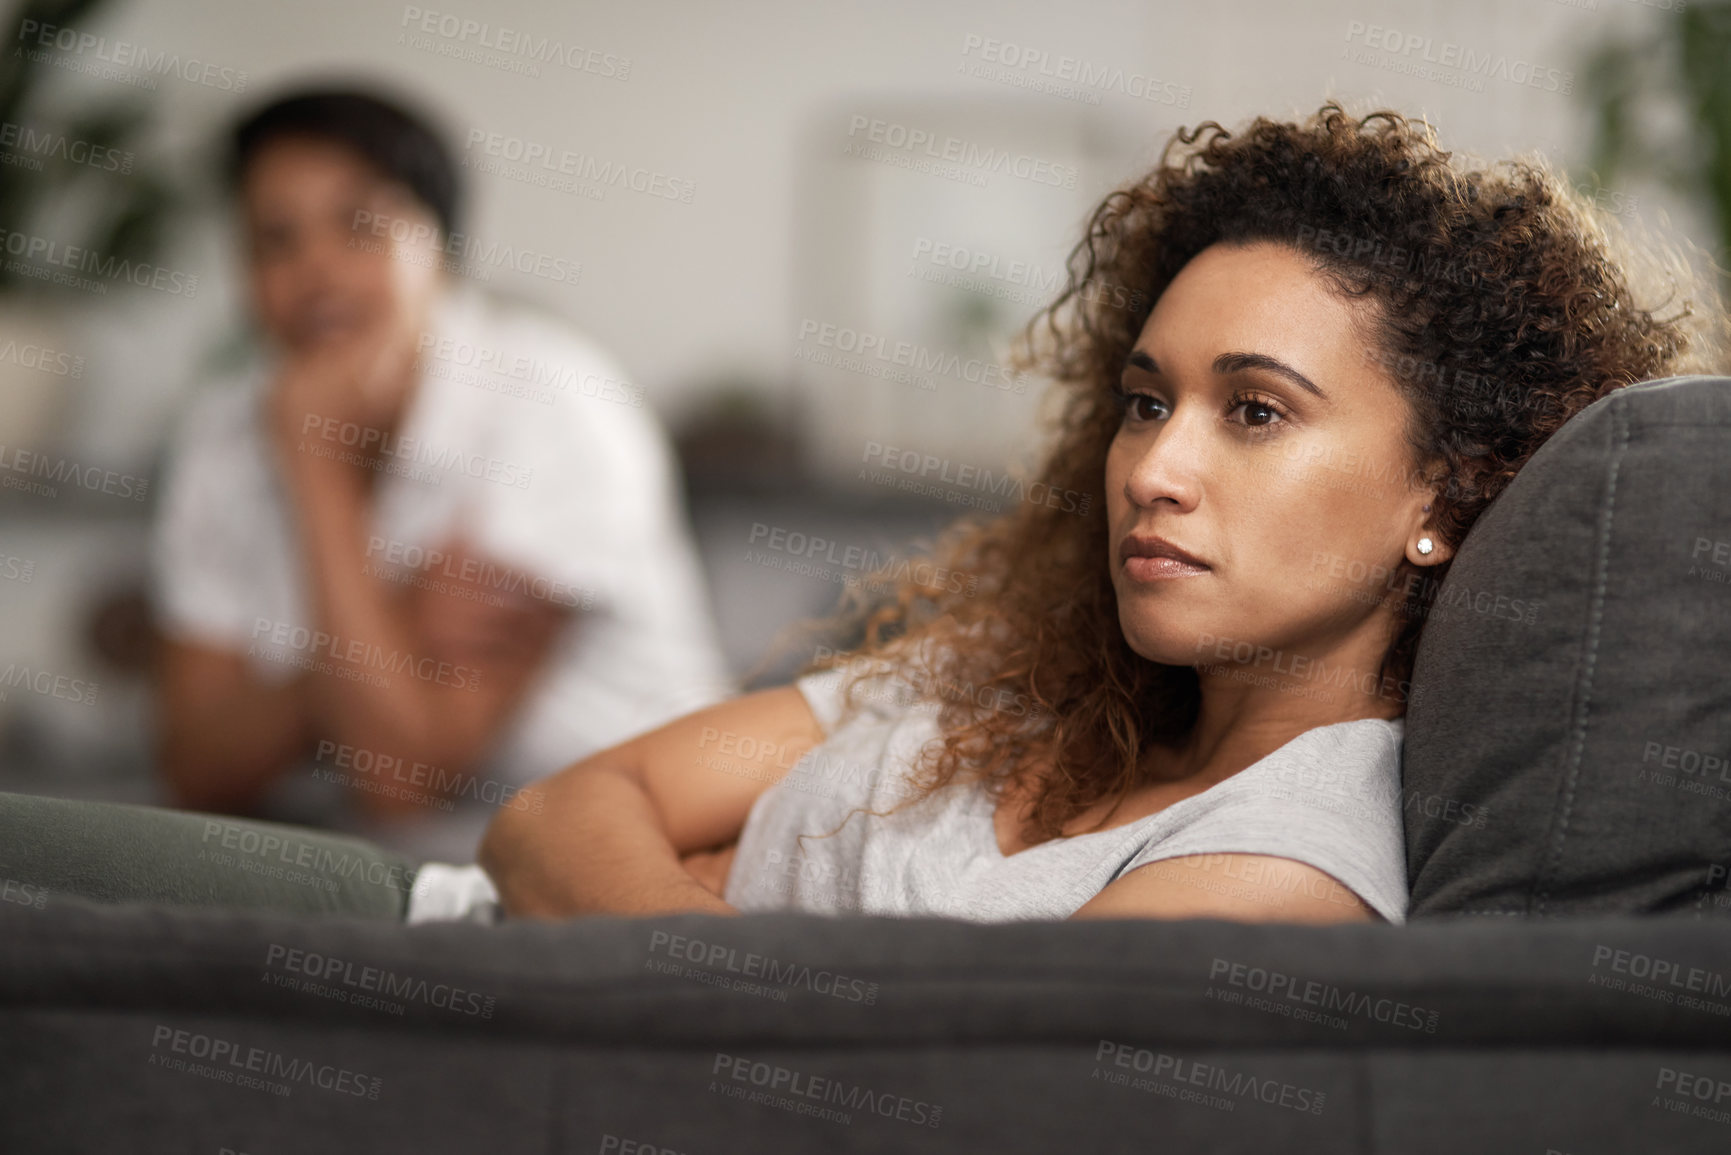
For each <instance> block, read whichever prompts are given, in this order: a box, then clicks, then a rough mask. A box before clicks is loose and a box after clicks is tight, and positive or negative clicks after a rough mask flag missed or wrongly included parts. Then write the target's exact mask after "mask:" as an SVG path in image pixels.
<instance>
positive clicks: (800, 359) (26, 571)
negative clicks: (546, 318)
mask: <svg viewBox="0 0 1731 1155" xmlns="http://www.w3.org/2000/svg"><path fill="white" fill-rule="evenodd" d="M1728 12H1731V5H1728V4H1726V3H1713V4H1697V3H1693V2H1691V3H1689V4H1688V5H1687V7H1684V6H1683V5H1682V4H1681V3H1678V4H1677V5H1676V6H1675V7H1672V6H1670V4H1669V2H1668V0H1666V2H1647V3H1636V2H1634V0H1583V2H1579V3H1561V2H1555V0H1531V2H1529V3H1524V4H1520V5H1508V4H1502V3H1497V2H1496V0H1472V2H1469V3H1465V4H1459V5H1447V6H1445V5H1439V4H1434V3H1394V4H1387V5H1382V4H1377V5H1373V4H1369V3H1364V2H1362V0H1360V2H1352V0H1341V2H1333V0H1331V2H1325V3H1314V4H1305V5H1289V4H1281V3H1276V2H1275V0H1231V2H1228V3H1222V4H1218V5H1212V6H1202V5H1177V4H1167V3H1152V4H1125V3H1119V2H1115V0H1081V2H1079V3H1070V4H1064V5H1057V4H1043V5H1035V4H1017V5H1014V6H1008V7H1006V6H1004V5H1001V4H995V3H987V2H986V0H965V2H963V3H958V4H951V5H945V6H942V7H937V6H933V5H929V4H914V3H908V2H906V0H899V2H890V3H882V4H875V5H871V6H869V7H866V6H854V5H823V6H813V5H809V4H803V3H800V2H798V0H749V2H747V3H743V4H737V5H728V6H712V5H706V4H701V3H697V2H696V0H683V2H676V0H646V2H644V3H639V4H633V5H614V6H602V5H590V4H585V5H551V4H545V3H539V2H534V0H501V2H498V3H490V4H486V5H483V4H481V3H479V0H464V2H463V3H456V2H453V3H444V4H440V5H438V6H425V5H410V4H401V5H368V6H357V5H354V4H352V3H347V2H338V0H306V2H303V3H297V4H294V5H282V4H269V3H265V2H263V0H60V2H43V0H31V2H27V3H24V4H20V5H16V6H14V8H13V9H12V12H11V15H10V16H9V17H8V18H7V19H6V21H5V22H4V26H5V27H6V28H7V29H8V30H9V32H10V34H11V38H12V39H11V43H10V44H9V45H8V46H7V51H5V52H4V54H0V230H4V238H5V240H4V242H3V243H0V247H3V248H4V253H3V255H0V789H17V790H26V791H35V792H40V793H53V794H65V795H83V796H97V797H111V798H120V799H125V800H136V801H152V800H156V799H157V797H158V795H157V788H156V786H155V782H154V779H153V777H152V775H151V770H150V766H149V761H148V757H149V755H148V751H149V749H150V745H151V731H150V725H151V723H150V718H149V713H148V709H147V706H148V696H147V690H148V685H147V683H146V681H145V677H146V674H145V671H146V670H147V669H148V659H149V655H150V652H151V647H152V645H153V635H152V630H151V625H150V622H149V620H148V615H147V613H146V612H145V610H144V608H143V606H142V603H141V601H140V598H139V590H140V588H141V583H142V580H143V574H144V571H145V567H144V558H145V547H146V542H147V540H148V527H149V524H150V521H149V519H150V517H151V516H152V514H153V511H154V505H155V500H156V488H155V483H156V481H157V478H158V470H159V467H160V462H161V457H162V452H163V447H164V443H165V439H166V437H167V434H168V431H169V430H170V428H172V426H173V424H174V422H175V421H176V419H177V418H178V416H179V415H180V413H181V412H182V411H183V410H184V407H185V405H186V403H187V400H188V398H189V397H190V396H191V393H192V390H193V389H194V388H195V387H196V386H197V385H198V384H199V383H200V382H201V381H203V380H205V379H207V378H208V377H209V376H210V375H211V374H212V373H213V372H214V371H215V370H216V369H217V368H218V367H220V366H223V365H226V364H230V363H232V362H233V361H234V360H235V359H236V358H237V357H238V356H239V352H240V351H241V350H243V349H244V348H245V346H246V344H247V342H248V340H249V339H250V334H249V332H248V325H247V322H246V317H245V310H244V308H243V306H242V301H243V295H242V292H241V290H242V287H243V286H242V283H241V280H240V276H239V268H240V267H239V263H238V254H237V250H236V247H235V243H234V242H235V229H234V221H233V219H232V215H231V209H230V206H229V205H228V204H227V202H226V201H225V200H224V198H223V197H222V196H221V194H220V191H219V186H220V182H219V180H218V179H217V176H218V174H217V171H216V152H215V145H216V142H217V139H218V137H219V135H220V133H221V131H222V129H223V128H224V127H225V126H226V125H227V124H228V123H230V122H231V120H232V119H233V118H234V117H235V116H236V115H238V114H239V113H240V112H241V111H243V109H245V108H246V107H249V106H251V105H252V104H254V103H255V102H256V101H257V100H258V99H259V98H261V97H262V96H263V95H265V94H267V93H268V92H270V91H274V90H276V89H278V88H281V87H284V86H287V85H290V84H299V83H303V82H305V81H307V80H309V79H317V78H320V77H331V78H346V77H357V76H364V77H370V78H374V79H376V80H377V81H379V82H380V83H381V84H386V85H390V86H394V87H395V88H397V89H399V90H400V91H402V92H403V93H405V94H406V95H409V96H411V97H414V98H416V99H417V100H419V101H422V102H424V103H425V104H426V105H427V106H428V107H429V108H430V109H431V110H432V111H434V112H435V113H437V114H438V115H439V116H440V117H441V118H442V120H443V122H444V127H445V129H446V132H447V134H448V136H449V138H450V140H451V142H452V145H453V147H454V148H455V149H456V150H457V151H458V154H459V156H460V158H461V161H462V166H463V170H464V176H465V179H466V180H467V181H468V183H469V192H470V205H469V208H468V211H467V214H466V216H467V219H468V221H469V224H468V225H467V226H466V228H467V233H466V235H465V237H464V239H463V242H462V245H461V253H462V275H463V276H465V277H466V278H467V279H469V280H471V281H473V282H475V283H476V284H478V285H479V287H480V288H482V289H483V290H485V291H486V292H488V293H492V294H496V295H500V296H505V297H512V298H517V299H520V300H522V301H525V302H528V303H531V304H533V305H534V306H536V307H538V308H540V309H543V310H546V311H549V312H552V313H554V314H556V315H558V316H560V317H563V318H565V319H567V320H569V321H571V322H572V323H573V324H575V325H576V326H577V327H578V328H580V329H582V330H583V331H584V332H586V333H589V334H592V335H593V336H594V337H595V338H596V339H597V340H598V341H600V342H601V343H602V344H604V345H605V346H606V347H607V348H609V349H611V350H612V351H613V352H615V353H616V354H617V356H618V357H619V358H620V360H621V362H622V363H623V365H624V367H625V370H626V371H627V373H628V374H629V375H630V377H631V380H630V381H629V382H628V383H626V384H627V385H629V387H630V393H631V395H632V396H636V397H639V398H641V400H642V402H643V403H644V404H645V405H647V406H648V407H650V408H651V409H653V410H654V411H655V413H656V414H657V415H658V416H659V417H660V418H661V419H662V420H663V421H665V422H666V423H667V425H668V426H669V428H670V429H671V431H672V432H673V434H674V436H675V440H676V444H677V446H678V448H679V451H680V455H681V458H682V462H683V466H684V470H685V481H686V486H687V504H688V509H689V512H690V515H691V518H692V522H693V525H694V530H695V533H696V537H697V541H698V543H699V545H700V547H701V550H702V556H703V562H704V567H705V572H706V575H707V579H708V583H709V596H710V598H711V601H712V603H713V608H714V612H715V618H716V622H717V625H718V628H719V632H720V635H721V640H722V643H723V646H724V648H725V653H726V656H727V659H728V661H729V663H730V665H731V666H732V668H733V670H734V671H735V672H736V673H738V674H744V673H746V672H748V671H753V670H754V669H756V672H757V674H758V677H759V683H758V684H764V683H767V682H770V681H774V680H777V679H779V678H782V677H785V676H786V674H787V673H788V672H790V671H791V670H792V669H793V668H794V667H795V666H797V665H798V664H800V663H801V662H803V661H804V660H805V659H807V658H809V656H810V646H811V644H812V641H813V640H812V639H807V640H806V641H805V642H803V643H800V642H790V644H789V646H788V647H787V648H786V649H785V650H783V651H780V652H778V653H776V654H772V655H770V656H769V658H768V660H767V662H765V663H764V664H763V665H762V667H761V668H760V669H759V668H758V667H759V663H760V660H762V659H765V656H766V651H768V648H769V644H770V642H771V640H772V638H773V637H775V636H776V634H777V632H778V631H780V630H782V629H784V628H786V627H789V626H790V625H792V624H794V623H797V622H799V621H801V620H804V619H807V618H810V617H813V616H815V615H820V614H822V613H824V612H826V611H827V610H829V609H830V608H832V607H833V606H834V605H835V603H836V599H837V597H838V595H839V594H840V593H841V592H842V590H843V589H844V587H845V586H846V585H847V584H848V583H849V582H850V581H853V580H857V579H858V577H859V576H860V574H861V568H860V566H859V565H858V564H857V563H855V562H853V561H851V560H850V559H853V558H857V557H863V556H879V557H887V556H889V555H891V554H893V553H894V552H895V551H897V550H900V549H906V548H909V547H910V546H913V545H916V544H917V543H918V542H920V541H922V540H929V539H930V537H931V536H932V535H933V534H935V533H936V532H937V531H938V530H939V529H940V528H941V527H942V526H944V525H945V524H947V523H948V522H949V521H950V520H951V519H953V518H954V517H956V516H958V515H961V514H976V515H983V516H991V515H993V514H995V513H998V512H1004V511H1007V510H1008V509H1009V508H1011V507H1012V506H1013V503H1014V502H1015V501H1016V500H1019V499H1020V496H1021V495H1022V491H1021V490H1020V489H1019V488H1018V486H1019V481H1018V479H1019V478H1021V477H1024V476H1025V471H1026V470H1028V469H1030V468H1031V467H1032V466H1033V464H1034V463H1035V461H1036V460H1037V459H1038V454H1039V450H1040V441H1039V438H1038V435H1037V423H1038V419H1039V417H1040V415H1041V413H1042V412H1043V409H1042V400H1043V396H1044V389H1043V383H1042V382H1039V381H1036V380H1026V379H1020V378H1017V377H1016V376H1015V375H1014V374H1013V373H1012V372H1011V371H1010V370H1009V368H1008V353H1009V349H1010V343H1011V341H1012V339H1013V337H1014V335H1015V333H1016V331H1017V329H1018V328H1019V327H1020V326H1021V325H1022V324H1023V323H1024V322H1025V321H1026V320H1027V319H1028V318H1029V317H1031V316H1032V315H1033V314H1034V313H1035V312H1036V311H1037V310H1038V309H1039V308H1040V306H1041V305H1043V304H1044V303H1045V302H1046V301H1048V300H1050V299H1051V298H1052V297H1053V296H1055V295H1056V293H1057V292H1058V291H1059V289H1060V288H1061V287H1062V284H1063V270H1064V264H1065V260H1066V258H1067V256H1068V254H1069V252H1070V249H1071V247H1072V246H1073V245H1074V244H1075V242H1076V240H1077V239H1078V237H1079V236H1080V233H1081V229H1082V227H1083V224H1084V215H1085V213H1086V212H1087V210H1088V209H1089V208H1090V207H1091V206H1092V205H1093V204H1094V203H1096V202H1097V201H1098V200H1099V199H1100V198H1101V197H1102V196H1104V195H1105V194H1106V193H1107V192H1108V191H1109V190H1110V189H1111V188H1113V187H1114V186H1116V185H1118V184H1119V183H1121V182H1123V181H1126V180H1129V179H1132V178H1134V177H1136V176H1138V175H1140V174H1141V173H1142V172H1143V171H1145V170H1146V169H1147V167H1148V166H1149V165H1150V164H1151V163H1152V162H1153V161H1154V160H1155V159H1156V157H1157V156H1158V152H1159V149H1160V148H1161V146H1162V145H1163V144H1164V143H1165V141H1166V140H1167V139H1168V138H1169V137H1170V135H1171V134H1172V133H1173V131H1174V130H1176V129H1177V128H1179V127H1180V126H1183V125H1195V124H1197V123H1200V122H1202V121H1206V120H1217V121H1219V122H1221V123H1223V124H1226V125H1232V124H1235V123H1237V122H1239V121H1241V120H1242V119H1243V118H1245V117H1248V116H1252V115H1257V114H1266V115H1270V116H1275V117H1289V116H1294V115H1300V114H1304V113H1308V112H1310V111H1314V110H1315V109H1316V108H1317V106H1319V105H1320V104H1321V103H1322V102H1323V101H1324V100H1325V99H1328V98H1330V97H1338V98H1341V99H1344V100H1346V101H1348V102H1349V104H1350V106H1351V107H1354V108H1357V109H1362V110H1364V111H1368V110H1369V109H1371V108H1374V107H1383V106H1387V107H1393V108H1396V109H1398V110H1400V111H1402V112H1405V113H1407V114H1408V115H1412V116H1424V117H1427V118H1429V119H1430V120H1431V121H1432V122H1433V123H1434V124H1436V125H1437V126H1438V127H1439V129H1440V131H1441V133H1442V135H1443V138H1444V140H1445V142H1447V143H1448V144H1450V145H1451V146H1454V147H1458V148H1460V149H1461V150H1462V151H1465V152H1469V153H1472V154H1475V155H1479V156H1503V155H1513V154H1517V153H1522V152H1530V151H1538V152H1542V153H1544V154H1545V155H1546V156H1547V157H1549V159H1551V160H1552V161H1553V162H1555V163H1556V164H1557V165H1558V166H1559V167H1561V168H1563V169H1565V170H1566V171H1569V172H1571V173H1576V174H1580V175H1578V176H1577V177H1576V181H1577V184H1580V185H1581V186H1582V187H1583V189H1584V190H1586V191H1588V192H1589V194H1590V195H1592V196H1593V197H1594V199H1596V200H1597V201H1598V202H1599V203H1600V204H1601V206H1602V207H1604V208H1606V209H1607V210H1608V211H1609V212H1611V213H1612V214H1613V215H1616V216H1618V217H1620V218H1621V219H1622V220H1624V221H1625V222H1626V223H1628V224H1630V225H1631V226H1639V225H1641V224H1643V223H1644V222H1651V223H1653V224H1656V225H1657V224H1666V223H1668V224H1669V225H1670V226H1671V227H1672V228H1673V229H1675V230H1676V231H1678V232H1680V233H1682V234H1683V235H1684V236H1687V237H1691V238H1694V239H1695V240H1696V241H1697V242H1698V243H1699V244H1700V245H1701V246H1702V248H1703V259H1705V258H1706V257H1708V256H1711V255H1712V254H1715V253H1717V254H1719V260H1720V263H1721V264H1722V263H1723V252H1724V250H1723V246H1724V245H1725V243H1726V240H1727V237H1731V69H1728V68H1727V67H1726V66H1725V65H1726V61H1727V60H1728V59H1731V17H1728V15H1727V13H1728ZM1451 62H1452V63H1451ZM1463 62H1464V63H1463ZM1128 304H1129V303H1127V305H1128ZM499 403H500V404H513V403H520V402H515V401H513V400H510V399H506V398H501V399H500V401H499ZM818 542H821V543H825V547H824V548H823V549H821V550H819V549H817V548H816V547H815V546H814V543H818ZM850 551H851V552H850Z"/></svg>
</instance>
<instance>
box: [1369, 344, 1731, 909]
mask: <svg viewBox="0 0 1731 1155" xmlns="http://www.w3.org/2000/svg"><path fill="white" fill-rule="evenodd" d="M1403 792H1404V793H1403V797H1404V803H1405V807H1406V810H1405V814H1406V836H1407V874H1408V880H1409V883H1410V885H1411V887H1412V908H1411V912H1410V917H1412V918H1415V919H1418V918H1425V917H1428V916H1434V915H1448V914H1489V915H1560V914H1610V913H1634V912H1650V911H1697V912H1700V913H1703V914H1725V913H1731V890H1728V889H1727V887H1726V883H1727V881H1728V871H1731V378H1724V377H1673V378H1666V379H1664V380H1659V381H1652V382H1647V383H1644V384H1640V385H1635V386H1631V387H1629V388H1626V389H1621V390H1618V391H1616V392H1614V393H1612V394H1610V395H1608V396H1606V397H1604V398H1601V399H1600V400H1599V401H1597V402H1595V403H1594V404H1593V405H1591V406H1589V407H1588V408H1587V409H1586V410H1584V411H1582V412H1581V413H1580V414H1578V415H1577V416H1576V417H1574V418H1573V419H1572V420H1571V421H1569V422H1568V424H1566V425H1565V426H1563V428H1562V429H1561V430H1559V431H1558V432H1557V434H1556V435H1555V436H1553V437H1552V438H1551V440H1550V441H1549V442H1547V443H1546V444H1545V445H1544V447H1543V448H1541V449H1540V450H1539V452H1538V453H1536V454H1535V455H1534V456H1533V458H1532V460H1531V461H1530V462H1529V463H1528V465H1527V466H1526V468H1525V469H1523V470H1522V471H1521V473H1520V475H1519V476H1518V477H1516V479H1515V480H1514V482H1513V483H1511V484H1510V486H1509V487H1508V489H1507V490H1505V491H1504V492H1503V494H1502V495H1501V496H1500V497H1499V498H1498V499H1497V500H1496V501H1495V502H1494V503H1492V505H1491V507H1490V508H1489V509H1488V510H1486V512H1485V514H1484V515H1483V517H1482V518H1481V519H1480V520H1479V522H1478V523H1477V524H1476V525H1475V526H1474V527H1473V529H1472V531H1471V532H1470V533H1469V534H1468V535H1467V539H1466V541H1465V542H1464V543H1463V544H1462V548H1461V550H1460V553H1459V555H1458V556H1457V558H1456V560H1455V562H1454V564H1453V566H1452V567H1451V570H1450V572H1449V575H1448V578H1447V580H1446V581H1445V582H1444V583H1443V586H1442V589H1441V590H1440V591H1439V593H1438V597H1437V604H1436V605H1435V606H1434V607H1433V609H1432V611H1431V613H1430V621H1429V623H1428V625H1427V626H1426V629H1425V632H1424V635H1423V638H1422V640H1421V642H1420V645H1419V650H1418V654H1417V660H1416V664H1415V668H1414V673H1413V687H1412V700H1411V703H1410V706H1409V709H1408V713H1407V728H1406V744H1405V749H1404V755H1403Z"/></svg>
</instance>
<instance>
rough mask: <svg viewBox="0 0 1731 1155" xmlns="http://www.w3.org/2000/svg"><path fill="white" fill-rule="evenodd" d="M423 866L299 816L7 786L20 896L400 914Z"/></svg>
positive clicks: (0, 837) (1, 813) (0, 876)
mask: <svg viewBox="0 0 1731 1155" xmlns="http://www.w3.org/2000/svg"><path fill="white" fill-rule="evenodd" d="M416 868H417V867H416V864H415V863H412V862H409V861H408V860H406V859H403V858H400V857H398V856H396V855H393V854H390V853H388V852H386V851H384V850H382V849H381V848H379V847H377V846H374V845H373V844H372V843H369V842H366V841H365V840H363V839H359V838H351V837H347V836H344V835H337V834H327V833H324V832H321V831H316V830H310V829H307V828H305V827H300V826H288V825H284V824H282V823H276V822H254V821H250V820H247V819H239V818H231V817H226V816H220V815H213V814H194V813H190V812H186V811H179V810H168V809H164V808H161V807H156V806H134V805H126V804H122V803H112V802H85V801H72V800H68V799H64V798H45V797H38V796H35V795H29V794H8V793H0V880H4V882H5V884H7V885H9V886H10V887H11V888H12V889H13V891H14V892H15V893H16V895H17V899H15V901H16V900H20V899H22V900H26V901H28V900H30V899H31V898H32V896H34V895H36V894H39V893H47V894H71V895H75V896H77V897H79V898H84V899H88V900H90V901H93V902H101V903H152V904H169V905H175V906H206V907H243V908H246V909H249V910H264V911H278V912H282V913H285V914H301V915H309V914H310V915H347V916H350V917H361V918H375V919H382V920H387V921H401V920H402V918H403V916H404V914H405V912H406V911H407V909H408V900H409V890H410V888H411V887H412V886H413V885H414V876H415V870H416ZM26 888H28V889H26Z"/></svg>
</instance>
